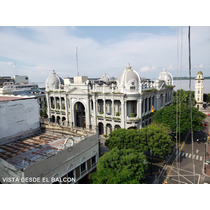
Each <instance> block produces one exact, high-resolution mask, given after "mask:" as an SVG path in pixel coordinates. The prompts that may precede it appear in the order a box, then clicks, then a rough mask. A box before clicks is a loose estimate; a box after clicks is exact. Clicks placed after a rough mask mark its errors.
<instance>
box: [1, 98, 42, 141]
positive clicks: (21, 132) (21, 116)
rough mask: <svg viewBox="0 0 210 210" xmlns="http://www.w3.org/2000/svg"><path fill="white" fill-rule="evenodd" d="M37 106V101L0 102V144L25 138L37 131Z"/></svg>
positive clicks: (38, 123) (38, 121)
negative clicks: (20, 137) (19, 137)
mask: <svg viewBox="0 0 210 210" xmlns="http://www.w3.org/2000/svg"><path fill="white" fill-rule="evenodd" d="M39 127H40V117H39V104H38V102H37V99H35V98H32V99H21V100H15V101H2V102H0V144H3V143H6V142H9V141H11V140H15V137H18V136H27V134H28V133H30V134H32V133H33V132H36V131H37V130H39Z"/></svg>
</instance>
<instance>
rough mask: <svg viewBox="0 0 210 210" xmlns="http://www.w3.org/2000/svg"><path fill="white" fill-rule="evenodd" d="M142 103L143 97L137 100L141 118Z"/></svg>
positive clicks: (138, 112) (138, 115)
mask: <svg viewBox="0 0 210 210" xmlns="http://www.w3.org/2000/svg"><path fill="white" fill-rule="evenodd" d="M141 105H142V99H141V98H140V99H138V101H137V117H140V118H141Z"/></svg>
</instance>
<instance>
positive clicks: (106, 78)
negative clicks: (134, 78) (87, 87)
mask: <svg viewBox="0 0 210 210" xmlns="http://www.w3.org/2000/svg"><path fill="white" fill-rule="evenodd" d="M100 80H101V81H103V82H108V81H109V80H110V78H109V76H107V75H106V74H104V75H102V76H101V78H100Z"/></svg>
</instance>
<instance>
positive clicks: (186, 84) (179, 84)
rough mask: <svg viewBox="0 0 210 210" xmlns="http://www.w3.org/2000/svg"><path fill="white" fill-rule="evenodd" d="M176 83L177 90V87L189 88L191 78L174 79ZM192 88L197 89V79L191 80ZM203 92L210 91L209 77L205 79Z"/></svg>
mask: <svg viewBox="0 0 210 210" xmlns="http://www.w3.org/2000/svg"><path fill="white" fill-rule="evenodd" d="M174 85H176V87H175V88H174V90H177V89H183V90H189V80H174ZM191 90H192V91H195V80H191ZM203 92H204V93H210V80H209V79H204V87H203Z"/></svg>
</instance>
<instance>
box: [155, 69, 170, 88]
mask: <svg viewBox="0 0 210 210" xmlns="http://www.w3.org/2000/svg"><path fill="white" fill-rule="evenodd" d="M158 79H159V80H163V81H165V83H166V85H173V77H172V75H171V74H170V73H169V72H168V71H167V70H166V69H164V70H163V71H162V72H161V73H160V75H159V77H158Z"/></svg>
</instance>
